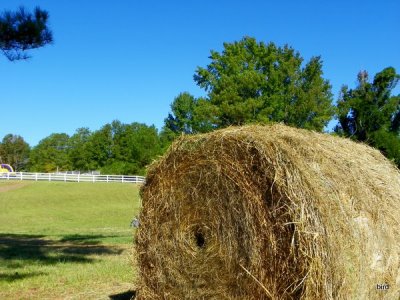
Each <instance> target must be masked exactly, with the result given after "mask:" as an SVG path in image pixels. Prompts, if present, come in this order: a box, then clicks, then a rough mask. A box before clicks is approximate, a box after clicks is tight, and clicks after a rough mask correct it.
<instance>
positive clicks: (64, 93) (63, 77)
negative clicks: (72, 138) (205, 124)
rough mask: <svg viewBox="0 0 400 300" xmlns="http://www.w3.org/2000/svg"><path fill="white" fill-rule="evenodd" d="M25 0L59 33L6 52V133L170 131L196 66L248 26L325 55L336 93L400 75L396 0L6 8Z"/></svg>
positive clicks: (36, 137)
mask: <svg viewBox="0 0 400 300" xmlns="http://www.w3.org/2000/svg"><path fill="white" fill-rule="evenodd" d="M20 5H24V6H25V7H26V8H28V9H32V8H33V7H35V6H37V5H38V6H40V7H41V8H42V9H45V10H47V11H48V12H49V13H50V27H51V29H52V30H53V34H54V40H55V42H54V44H53V45H51V46H47V47H45V48H41V49H38V50H35V51H31V53H30V54H31V55H32V58H31V59H30V60H28V61H19V62H9V61H8V60H7V59H6V58H5V57H4V56H0V70H1V71H0V87H1V93H0V101H1V102H0V103H1V104H2V105H1V107H2V114H1V125H0V139H1V138H3V136H4V135H6V134H7V133H13V134H19V135H21V136H23V137H24V139H25V140H26V141H27V142H28V143H29V144H30V145H31V146H34V145H36V144H37V143H38V142H39V141H40V140H41V139H43V138H45V137H47V136H48V135H50V134H51V133H56V132H57V133H60V132H65V133H67V134H70V135H72V134H73V133H74V132H75V130H76V129H77V128H79V127H89V128H90V129H91V130H97V129H99V128H100V127H101V126H102V125H104V124H106V123H109V122H111V121H112V120H115V119H118V120H120V121H121V122H124V123H131V122H143V123H146V124H148V125H151V124H154V125H155V126H156V127H157V128H159V129H161V127H162V125H163V120H164V118H165V117H166V116H167V114H168V112H169V111H170V104H171V102H172V101H173V99H174V98H175V97H176V96H177V95H178V94H179V93H180V92H183V91H188V92H190V93H192V94H193V95H195V96H201V95H204V92H203V90H201V89H199V88H198V87H197V86H196V84H195V83H194V81H193V74H194V72H195V70H196V68H197V66H202V67H205V66H206V65H207V64H208V63H209V59H208V56H209V54H210V50H211V49H213V50H217V51H221V50H222V44H223V42H233V41H236V40H240V39H241V38H242V37H243V36H246V35H247V36H252V37H255V38H256V39H257V40H258V41H264V42H266V43H267V42H274V43H275V44H277V45H279V46H283V45H284V44H289V45H290V46H292V47H293V48H294V49H296V50H297V51H299V52H300V54H301V55H302V56H303V58H304V59H305V60H306V61H308V60H309V59H310V58H311V57H312V56H316V55H320V56H321V57H322V59H323V62H324V63H323V70H324V77H325V78H326V79H329V81H330V83H331V84H332V92H333V93H334V99H335V100H336V99H337V97H338V92H339V90H340V87H341V85H343V84H347V85H349V86H350V87H354V85H355V82H356V75H357V73H358V71H359V70H361V69H365V70H367V71H368V72H369V74H370V76H373V75H374V74H375V73H376V72H378V71H380V70H382V69H383V68H385V67H387V66H393V67H395V68H396V70H397V72H398V73H400V58H399V54H400V51H399V49H400V39H399V37H400V36H399V29H400V1H398V0H383V1H371V0H363V1H358V0H357V1H323V0H319V1H316V0H315V1H307V0H305V1H294V0H292V1H235V0H231V1H225V0H224V1H217V0H214V1H209V0H204V1H191V0H186V1H172V0H171V1H129V0H118V1H95V0H85V1H82V0H79V1H78V0H57V1H54V0H51V1H50V0H48V1H46V0H34V1H33V0H32V1H31V0H19V1H14V0H8V1H2V3H1V6H0V10H3V11H4V10H15V9H16V8H18V7H19V6H20ZM399 92H400V91H399V88H397V89H396V93H399Z"/></svg>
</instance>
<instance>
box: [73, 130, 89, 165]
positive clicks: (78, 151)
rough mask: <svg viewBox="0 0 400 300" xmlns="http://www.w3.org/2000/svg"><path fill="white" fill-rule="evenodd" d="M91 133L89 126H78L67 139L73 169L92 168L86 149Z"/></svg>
mask: <svg viewBox="0 0 400 300" xmlns="http://www.w3.org/2000/svg"><path fill="white" fill-rule="evenodd" d="M91 135H92V133H91V132H90V130H89V128H86V127H83V128H78V129H77V130H76V132H75V134H73V135H72V136H71V138H70V139H69V145H70V151H69V159H70V161H71V164H72V169H73V170H80V171H89V170H93V169H94V168H93V166H92V165H91V160H90V156H89V149H88V146H89V144H88V142H89V140H90V138H91Z"/></svg>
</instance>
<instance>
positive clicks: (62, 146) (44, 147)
mask: <svg viewBox="0 0 400 300" xmlns="http://www.w3.org/2000/svg"><path fill="white" fill-rule="evenodd" d="M165 147H166V145H165V144H164V143H163V141H162V139H161V136H160V135H159V134H158V132H157V129H156V128H155V126H154V125H153V126H148V125H146V124H141V123H131V124H124V123H121V122H120V121H117V120H115V121H113V122H111V123H109V124H106V125H104V126H103V127H101V128H100V129H99V130H96V131H93V132H92V131H90V130H89V129H88V128H78V129H77V130H76V132H75V133H74V134H73V135H71V136H69V135H68V134H66V133H53V134H51V135H49V136H48V137H46V138H44V139H42V140H41V141H40V142H39V143H38V144H37V145H36V146H35V147H33V148H31V147H30V146H29V145H28V144H27V143H26V142H25V141H24V139H23V138H22V137H21V136H18V135H13V134H8V135H6V136H5V137H4V138H3V140H2V142H1V144H0V157H1V160H2V161H3V162H7V163H8V164H10V165H11V166H12V167H13V168H14V170H16V171H31V172H57V171H71V170H76V171H81V172H88V171H94V170H97V171H100V172H101V173H102V174H135V175H144V174H145V167H146V166H147V165H148V164H149V163H151V161H152V160H153V159H154V158H155V157H157V156H158V155H160V154H161V153H162V152H163V150H164V148H165Z"/></svg>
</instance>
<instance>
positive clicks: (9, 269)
mask: <svg viewBox="0 0 400 300" xmlns="http://www.w3.org/2000/svg"><path fill="white" fill-rule="evenodd" d="M138 190H139V189H138V186H136V185H133V184H122V183H58V182H0V299H129V295H130V294H131V293H132V292H130V291H133V290H134V280H135V270H134V265H135V264H134V258H133V257H134V252H133V234H134V229H132V228H131V227H130V226H129V225H130V221H131V220H132V218H133V217H134V216H135V215H137V214H138V211H139V207H140V203H139V196H138Z"/></svg>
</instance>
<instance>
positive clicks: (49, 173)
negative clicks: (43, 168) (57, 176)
mask: <svg viewBox="0 0 400 300" xmlns="http://www.w3.org/2000/svg"><path fill="white" fill-rule="evenodd" d="M49 181H51V173H49Z"/></svg>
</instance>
